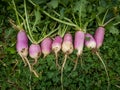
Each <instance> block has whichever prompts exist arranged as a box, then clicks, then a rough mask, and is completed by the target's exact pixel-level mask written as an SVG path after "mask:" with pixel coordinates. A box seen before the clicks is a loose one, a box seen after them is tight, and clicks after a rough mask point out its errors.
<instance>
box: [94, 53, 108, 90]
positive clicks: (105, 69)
mask: <svg viewBox="0 0 120 90" xmlns="http://www.w3.org/2000/svg"><path fill="white" fill-rule="evenodd" d="M96 55H97V56H98V58H99V59H100V61H101V62H102V64H103V66H104V68H105V72H106V75H107V78H108V87H107V90H109V86H110V78H109V75H108V71H107V68H106V65H105V63H104V62H103V59H102V58H101V56H100V55H99V53H98V52H97V51H96Z"/></svg>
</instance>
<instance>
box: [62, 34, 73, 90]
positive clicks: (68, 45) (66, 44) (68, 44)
mask: <svg viewBox="0 0 120 90" xmlns="http://www.w3.org/2000/svg"><path fill="white" fill-rule="evenodd" d="M62 51H63V52H64V54H65V58H64V61H63V64H62V67H61V85H62V90H63V69H64V66H65V63H66V60H67V56H68V55H69V54H71V53H72V52H73V39H72V35H71V34H70V33H67V34H65V36H64V40H63V43H62Z"/></svg>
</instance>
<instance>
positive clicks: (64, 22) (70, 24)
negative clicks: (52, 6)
mask: <svg viewBox="0 0 120 90" xmlns="http://www.w3.org/2000/svg"><path fill="white" fill-rule="evenodd" d="M43 13H44V14H46V15H47V16H48V17H50V18H52V19H54V20H55V21H58V22H60V23H63V24H67V25H69V26H74V27H78V26H77V25H76V24H74V23H69V22H66V21H62V20H60V19H58V18H55V17H53V16H51V15H50V14H49V13H47V12H46V11H43Z"/></svg>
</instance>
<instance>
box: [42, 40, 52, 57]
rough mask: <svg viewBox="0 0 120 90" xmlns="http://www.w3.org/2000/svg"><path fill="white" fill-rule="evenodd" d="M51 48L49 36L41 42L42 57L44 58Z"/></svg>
mask: <svg viewBox="0 0 120 90" xmlns="http://www.w3.org/2000/svg"><path fill="white" fill-rule="evenodd" d="M51 48H52V39H51V38H45V39H44V40H43V41H42V42H41V50H42V53H43V54H44V58H45V57H46V56H47V55H48V54H50V52H51Z"/></svg>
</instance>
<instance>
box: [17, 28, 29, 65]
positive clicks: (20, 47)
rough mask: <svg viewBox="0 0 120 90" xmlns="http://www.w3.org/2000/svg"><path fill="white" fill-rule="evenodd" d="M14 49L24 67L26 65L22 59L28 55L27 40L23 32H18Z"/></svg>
mask: <svg viewBox="0 0 120 90" xmlns="http://www.w3.org/2000/svg"><path fill="white" fill-rule="evenodd" d="M16 49H17V52H18V54H19V55H20V56H21V57H22V60H23V62H24V64H25V66H26V65H27V64H26V61H25V59H24V58H25V57H27V55H28V38H27V35H26V32H25V31H24V30H20V31H19V32H18V34H17V43H16Z"/></svg>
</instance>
